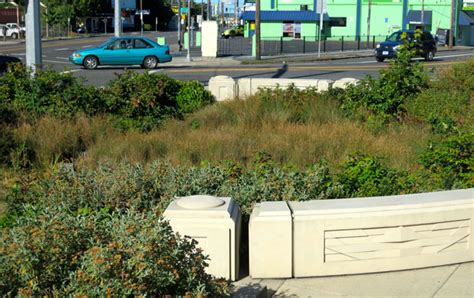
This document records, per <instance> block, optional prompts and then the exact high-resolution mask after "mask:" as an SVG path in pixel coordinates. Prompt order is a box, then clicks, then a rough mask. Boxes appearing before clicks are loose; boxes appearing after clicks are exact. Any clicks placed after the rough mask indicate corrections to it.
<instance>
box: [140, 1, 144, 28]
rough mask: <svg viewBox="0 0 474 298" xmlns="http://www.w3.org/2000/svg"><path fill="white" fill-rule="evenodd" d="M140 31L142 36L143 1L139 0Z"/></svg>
mask: <svg viewBox="0 0 474 298" xmlns="http://www.w3.org/2000/svg"><path fill="white" fill-rule="evenodd" d="M140 33H141V35H142V36H143V3H142V0H140Z"/></svg>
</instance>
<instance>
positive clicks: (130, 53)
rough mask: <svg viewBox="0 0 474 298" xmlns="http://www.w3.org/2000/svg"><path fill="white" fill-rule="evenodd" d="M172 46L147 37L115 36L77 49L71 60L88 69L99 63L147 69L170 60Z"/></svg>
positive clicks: (95, 66)
mask: <svg viewBox="0 0 474 298" xmlns="http://www.w3.org/2000/svg"><path fill="white" fill-rule="evenodd" d="M171 60H172V57H171V55H170V48H169V46H168V45H159V44H157V43H156V42H154V41H152V40H151V39H149V38H146V37H114V38H111V39H109V40H107V41H106V42H104V43H103V44H101V45H100V46H98V47H96V48H90V49H83V50H79V51H75V52H74V53H72V55H71V56H69V61H71V62H72V63H74V64H76V65H82V66H84V68H86V69H95V68H97V66H99V65H141V66H142V67H144V68H147V69H153V68H155V67H156V66H157V65H158V63H164V62H170V61H171Z"/></svg>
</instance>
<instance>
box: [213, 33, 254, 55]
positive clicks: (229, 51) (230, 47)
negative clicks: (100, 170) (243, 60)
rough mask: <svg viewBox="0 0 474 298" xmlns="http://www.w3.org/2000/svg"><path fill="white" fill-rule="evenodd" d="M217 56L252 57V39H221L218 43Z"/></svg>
mask: <svg viewBox="0 0 474 298" xmlns="http://www.w3.org/2000/svg"><path fill="white" fill-rule="evenodd" d="M217 55H218V56H220V57H223V56H250V55H252V38H244V37H235V38H220V39H219V41H218V47H217Z"/></svg>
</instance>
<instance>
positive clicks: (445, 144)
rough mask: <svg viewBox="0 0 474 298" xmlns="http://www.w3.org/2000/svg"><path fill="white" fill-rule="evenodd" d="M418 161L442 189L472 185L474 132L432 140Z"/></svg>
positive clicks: (473, 184) (473, 183) (473, 175)
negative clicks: (436, 140)
mask: <svg viewBox="0 0 474 298" xmlns="http://www.w3.org/2000/svg"><path fill="white" fill-rule="evenodd" d="M420 163H421V164H422V165H423V166H424V168H425V169H426V170H427V171H429V173H430V175H431V178H432V179H435V180H438V181H439V186H440V188H442V189H450V188H467V187H473V186H474V133H472V132H471V133H466V134H462V135H456V136H451V137H448V138H445V139H442V140H441V141H438V142H432V143H431V144H430V145H429V147H428V149H427V150H426V152H424V153H423V154H422V155H421V158H420Z"/></svg>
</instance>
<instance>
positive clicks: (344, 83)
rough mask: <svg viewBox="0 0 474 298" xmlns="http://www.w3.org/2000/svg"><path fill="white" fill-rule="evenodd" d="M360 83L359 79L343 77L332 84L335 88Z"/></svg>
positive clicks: (344, 87) (343, 87)
mask: <svg viewBox="0 0 474 298" xmlns="http://www.w3.org/2000/svg"><path fill="white" fill-rule="evenodd" d="M357 83H359V80H358V79H354V78H342V79H339V80H337V81H335V82H334V84H333V85H332V87H333V88H341V89H346V88H347V87H348V86H349V85H357Z"/></svg>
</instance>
